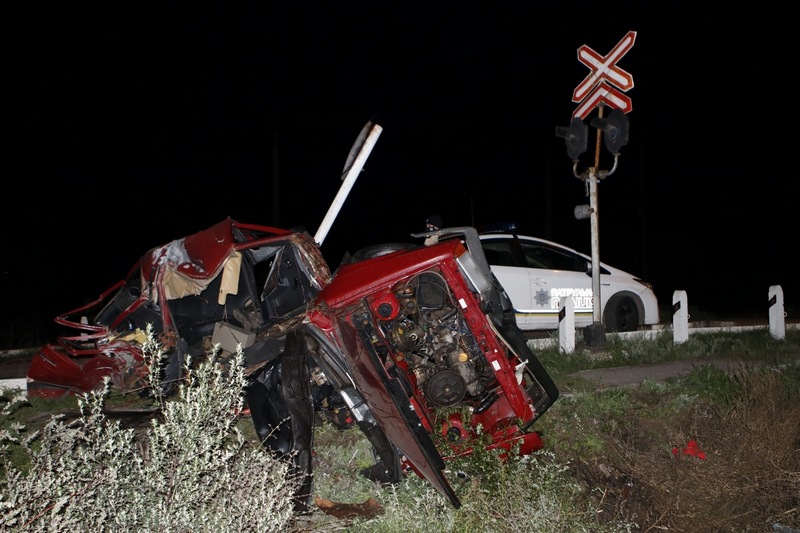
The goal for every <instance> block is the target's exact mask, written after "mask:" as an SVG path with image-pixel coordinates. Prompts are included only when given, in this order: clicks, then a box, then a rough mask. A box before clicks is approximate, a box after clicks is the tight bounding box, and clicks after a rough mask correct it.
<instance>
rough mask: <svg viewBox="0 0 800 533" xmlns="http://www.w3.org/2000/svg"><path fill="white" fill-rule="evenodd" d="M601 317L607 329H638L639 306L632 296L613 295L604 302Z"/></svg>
mask: <svg viewBox="0 0 800 533" xmlns="http://www.w3.org/2000/svg"><path fill="white" fill-rule="evenodd" d="M603 318H604V320H605V323H606V330H607V331H636V330H637V329H639V307H638V306H637V305H636V301H635V300H634V299H633V297H632V296H626V295H619V294H618V295H615V296H612V297H611V299H610V300H609V301H608V303H607V304H606V308H605V311H604V313H603Z"/></svg>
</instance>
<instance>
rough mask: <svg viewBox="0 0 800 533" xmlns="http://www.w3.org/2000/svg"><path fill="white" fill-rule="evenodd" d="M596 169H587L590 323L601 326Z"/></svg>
mask: <svg viewBox="0 0 800 533" xmlns="http://www.w3.org/2000/svg"><path fill="white" fill-rule="evenodd" d="M596 172H597V168H592V169H589V207H591V219H590V220H591V223H592V224H591V226H592V322H594V323H595V324H602V322H603V320H602V317H601V316H600V306H601V304H602V300H601V298H600V216H599V214H598V212H597V174H596Z"/></svg>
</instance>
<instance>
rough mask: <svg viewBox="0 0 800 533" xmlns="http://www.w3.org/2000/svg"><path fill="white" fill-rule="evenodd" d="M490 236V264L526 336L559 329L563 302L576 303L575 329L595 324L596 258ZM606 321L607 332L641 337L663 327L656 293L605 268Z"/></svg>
mask: <svg viewBox="0 0 800 533" xmlns="http://www.w3.org/2000/svg"><path fill="white" fill-rule="evenodd" d="M514 229H515V227H514V226H513V225H512V226H510V227H509V228H508V229H507V230H506V231H507V232H505V233H500V232H494V231H486V232H483V233H481V235H480V239H481V244H482V246H483V250H484V253H485V254H486V259H487V261H488V262H489V265H491V268H492V272H493V273H494V274H495V276H496V277H497V279H498V280H499V281H500V284H501V285H502V286H503V287H504V288H505V290H506V292H507V294H508V296H509V298H510V299H511V303H512V304H513V305H514V311H515V314H516V318H517V324H518V325H519V327H520V329H523V330H542V329H556V328H558V315H559V310H560V308H561V306H562V304H561V298H562V297H569V298H572V301H573V303H574V312H575V326H576V327H584V326H589V325H591V324H592V322H593V299H592V267H591V264H592V260H591V257H590V256H588V255H586V254H583V253H581V252H578V251H577V250H574V249H572V248H568V247H566V246H563V245H561V244H558V243H555V242H552V241H548V240H544V239H539V238H536V237H531V236H527V235H517V234H516V233H515V232H514ZM600 298H601V308H600V312H601V317H602V321H603V325H604V326H605V329H606V330H607V331H636V330H637V329H639V327H640V326H647V325H653V324H658V323H659V310H658V300H657V298H656V295H655V293H654V292H653V287H652V285H650V284H649V283H647V282H646V281H642V280H641V279H639V278H637V277H636V276H634V275H632V274H629V273H627V272H624V271H622V270H619V269H618V268H614V267H612V266H609V265H607V264H605V263H602V262H601V263H600Z"/></svg>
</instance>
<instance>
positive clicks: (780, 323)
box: [768, 285, 786, 339]
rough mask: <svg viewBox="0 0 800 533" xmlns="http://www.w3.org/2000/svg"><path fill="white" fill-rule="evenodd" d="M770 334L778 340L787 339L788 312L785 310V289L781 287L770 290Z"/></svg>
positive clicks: (772, 287) (774, 286)
mask: <svg viewBox="0 0 800 533" xmlns="http://www.w3.org/2000/svg"><path fill="white" fill-rule="evenodd" d="M768 294H769V332H770V333H771V334H772V336H773V337H775V338H776V339H783V338H786V311H784V309H783V289H782V288H781V286H780V285H772V286H771V287H770V288H769V293H768Z"/></svg>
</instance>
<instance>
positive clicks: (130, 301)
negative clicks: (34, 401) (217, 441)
mask: <svg viewBox="0 0 800 533" xmlns="http://www.w3.org/2000/svg"><path fill="white" fill-rule="evenodd" d="M350 159H351V161H352V159H353V158H350ZM359 170H360V169H359ZM427 235H428V234H425V235H421V234H414V235H412V237H423V236H427ZM317 237H318V236H317ZM437 237H438V242H437V243H435V244H432V245H422V244H421V245H420V246H417V247H412V248H408V249H402V250H397V251H393V252H391V253H387V254H384V255H381V256H378V257H373V258H369V259H364V260H353V261H350V262H348V261H345V262H343V263H342V264H341V265H339V267H338V268H337V269H336V271H335V272H332V271H331V269H330V267H329V266H328V264H327V263H326V261H325V260H324V258H323V256H322V254H321V252H320V246H319V241H320V239H319V238H314V237H312V236H311V235H309V234H308V233H307V232H306V231H305V230H304V229H302V228H301V229H294V230H285V229H280V228H273V227H269V226H259V225H252V224H242V223H239V222H238V221H236V220H233V219H231V218H228V219H226V220H223V221H221V222H219V223H218V224H216V225H214V226H212V227H210V228H208V229H206V230H203V231H200V232H198V233H196V234H194V235H191V236H188V237H185V238H182V239H177V240H175V241H172V242H170V243H168V244H166V245H164V246H159V247H156V248H154V249H152V250H150V251H148V252H147V253H145V254H144V255H143V256H142V258H141V259H140V260H139V261H138V262H137V263H136V264H135V265H134V266H133V267H132V268H131V269H130V271H129V273H128V275H127V276H126V277H125V278H124V279H123V280H121V281H120V282H118V283H116V284H115V285H114V286H112V287H110V288H109V289H108V290H106V291H105V292H104V293H103V294H101V295H100V297H98V299H96V300H95V301H93V302H91V303H89V304H87V305H84V306H82V307H80V308H78V309H75V310H73V311H70V312H68V313H65V314H63V315H60V316H59V317H57V318H56V322H57V323H58V324H60V325H62V326H66V327H68V328H70V330H74V331H75V332H76V333H75V334H74V335H69V336H62V337H59V338H58V339H57V341H56V342H54V343H51V344H47V345H45V346H42V347H41V348H40V349H39V351H38V352H37V354H36V355H35V356H34V358H33V360H32V362H31V365H30V368H29V371H28V381H29V384H28V391H29V395H31V396H40V397H54V396H59V395H62V394H79V393H82V392H87V391H90V390H93V389H95V388H97V387H98V386H100V385H101V384H102V383H103V380H104V379H105V378H106V377H108V378H110V382H111V383H112V386H114V387H118V388H120V389H123V390H127V391H134V390H138V389H140V388H142V384H143V379H144V377H145V376H146V374H147V372H148V371H149V369H148V368H146V364H145V361H144V358H143V356H142V349H141V347H142V345H143V342H144V338H143V336H144V333H143V332H144V331H145V330H146V329H147V328H148V326H150V327H152V329H153V330H154V332H155V333H156V334H157V336H158V339H159V342H160V344H161V346H162V347H163V348H164V350H165V352H166V354H167V356H168V357H167V358H166V360H165V361H164V363H163V365H164V366H163V368H162V369H161V371H162V374H163V376H164V381H163V383H164V386H163V389H164V390H163V391H162V392H163V393H164V394H165V395H166V394H169V393H170V392H172V389H174V387H175V386H176V384H177V383H179V382H180V380H181V378H182V371H183V368H184V362H185V361H186V359H187V357H189V356H190V357H191V358H192V359H194V358H195V357H198V356H200V355H202V354H204V353H208V352H209V350H211V349H213V348H215V347H216V348H217V349H219V350H220V351H221V352H222V353H223V354H226V353H227V354H230V353H232V352H235V351H237V350H238V349H241V351H242V353H243V354H244V357H245V364H246V372H247V375H248V376H249V378H250V384H249V385H248V388H247V390H246V402H247V407H248V409H249V413H250V416H251V417H252V421H253V424H254V426H255V430H256V433H257V434H258V437H259V439H260V440H261V442H262V443H263V445H264V446H265V447H266V448H268V449H269V450H272V451H275V452H278V453H279V454H285V455H287V456H290V457H291V461H292V466H293V469H294V470H295V472H296V473H297V474H299V475H300V476H301V477H302V479H303V484H302V486H301V487H300V488H299V489H298V492H297V498H296V508H297V509H298V510H299V511H305V510H308V507H309V505H310V502H311V493H312V442H313V431H314V425H315V423H318V422H317V416H318V415H321V416H322V419H323V420H327V421H330V422H331V423H333V424H336V425H337V426H338V427H339V428H340V429H350V428H355V427H357V428H358V429H360V430H361V431H362V432H363V433H364V435H365V436H366V437H367V438H368V440H369V442H370V443H371V445H372V447H373V449H374V452H375V453H374V456H375V458H376V463H375V464H374V465H373V466H371V467H369V468H365V469H364V470H362V474H363V475H365V476H367V477H368V478H370V479H373V480H375V481H378V482H381V483H396V482H399V481H401V480H403V479H404V478H405V476H406V475H408V474H412V473H413V474H414V475H418V476H420V477H422V478H424V479H425V480H427V481H428V482H430V483H431V484H432V485H433V486H434V487H435V488H436V489H437V491H438V492H439V493H440V494H441V495H442V496H443V497H444V498H446V499H447V500H448V501H449V502H450V503H451V504H452V505H453V506H455V507H460V505H461V502H460V500H459V498H458V495H457V494H456V492H455V491H454V489H453V488H452V487H451V485H450V483H449V482H448V480H447V477H446V475H445V472H446V469H445V464H446V461H447V460H448V459H449V458H452V457H456V456H461V455H466V454H469V453H471V450H472V449H473V447H474V445H475V443H476V442H478V436H479V435H483V437H484V438H486V436H488V437H489V439H490V442H489V444H488V448H490V449H498V450H501V451H502V450H514V451H515V452H518V453H520V454H529V453H532V452H535V451H536V450H538V449H540V448H542V446H543V442H542V440H541V438H540V435H539V433H538V432H536V431H535V430H534V428H533V426H534V423H535V421H536V420H537V419H538V418H539V417H540V416H541V415H542V414H543V413H545V412H546V411H547V409H548V408H550V407H551V406H552V405H553V403H554V402H555V401H556V399H557V398H558V395H559V392H558V389H557V388H556V386H555V384H554V383H553V381H552V379H551V378H550V376H549V375H548V373H547V371H546V370H545V368H544V367H543V366H542V365H541V363H540V362H539V360H538V359H537V358H536V356H535V355H534V353H533V352H532V351H531V349H530V348H529V347H528V345H527V341H526V338H525V337H524V335H523V334H522V331H521V330H520V329H519V328H518V327H517V325H516V322H515V317H514V310H513V308H512V306H511V303H510V300H509V299H508V297H507V295H506V293H505V291H504V290H503V287H502V286H501V285H500V284H499V282H498V281H497V279H496V278H495V277H494V275H493V274H492V272H491V270H490V267H489V265H488V263H487V262H486V259H485V257H484V255H483V251H482V248H481V245H480V241H479V237H478V234H477V231H476V230H475V229H474V228H472V227H457V228H443V229H441V230H438V231H437ZM480 442H482V443H484V442H485V440H482V441H480Z"/></svg>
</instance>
